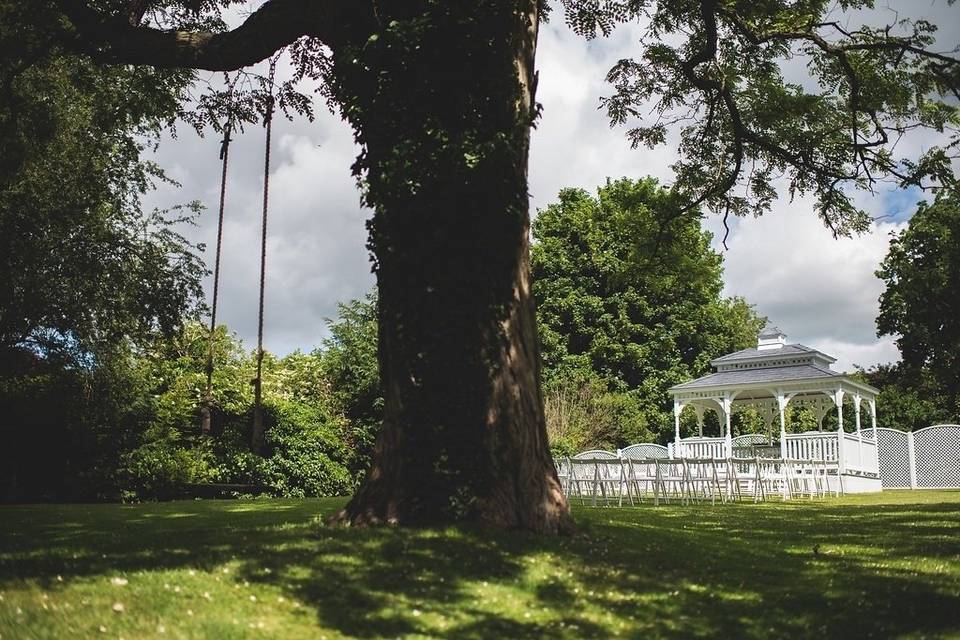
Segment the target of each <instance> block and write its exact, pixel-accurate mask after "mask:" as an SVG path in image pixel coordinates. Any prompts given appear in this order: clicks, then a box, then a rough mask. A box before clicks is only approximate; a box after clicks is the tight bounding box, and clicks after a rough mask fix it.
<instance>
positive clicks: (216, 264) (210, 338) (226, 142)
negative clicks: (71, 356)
mask: <svg viewBox="0 0 960 640" xmlns="http://www.w3.org/2000/svg"><path fill="white" fill-rule="evenodd" d="M239 77H240V76H239V73H238V74H237V76H236V77H234V79H233V80H232V81H229V80H228V82H227V85H228V86H229V91H228V105H227V121H226V123H225V124H224V126H223V140H221V141H220V160H221V162H222V165H223V169H222V171H221V174H220V210H219V215H218V218H217V249H216V254H215V257H214V260H213V300H212V301H211V303H210V330H209V332H208V334H207V366H206V373H207V388H206V391H205V393H204V395H203V406H202V407H201V410H200V413H201V424H200V430H201V432H202V433H204V434H209V433H210V421H211V410H212V407H213V344H214V335H215V333H216V330H217V301H218V300H219V297H220V255H221V251H222V249H223V213H224V209H225V203H226V195H227V164H228V161H229V159H230V140H231V138H230V135H231V134H232V133H233V89H234V85H235V84H236V81H237V78H239Z"/></svg>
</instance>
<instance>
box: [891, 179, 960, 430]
mask: <svg viewBox="0 0 960 640" xmlns="http://www.w3.org/2000/svg"><path fill="white" fill-rule="evenodd" d="M877 277H879V278H881V279H882V280H883V281H884V282H885V283H886V290H885V291H884V292H883V294H882V295H881V296H880V315H879V316H877V330H878V335H895V336H896V342H897V347H898V348H899V349H900V355H901V356H902V357H903V365H902V366H903V368H904V369H905V370H907V371H910V372H913V376H914V377H915V378H917V379H918V380H919V379H920V378H930V379H932V381H933V382H934V383H935V387H936V388H937V389H938V390H939V391H940V393H942V395H943V396H944V400H945V401H946V404H947V410H948V412H949V414H950V415H952V416H953V417H954V418H955V419H956V418H960V195H958V192H957V191H953V190H950V191H942V192H941V193H940V194H939V195H938V196H937V198H936V199H935V200H934V201H933V203H932V204H928V203H926V202H921V203H920V205H919V206H918V207H917V212H916V213H914V214H913V217H912V218H910V222H909V225H908V226H907V228H906V229H905V230H904V231H903V232H902V233H900V234H899V235H897V236H895V237H894V238H893V239H892V240H891V241H890V249H889V250H888V252H887V256H886V258H884V260H883V262H882V263H881V265H880V269H879V270H878V271H877ZM896 386H897V387H901V388H902V385H901V384H900V381H898V382H897V383H896ZM918 386H919V385H918ZM907 423H908V424H914V420H912V419H907Z"/></svg>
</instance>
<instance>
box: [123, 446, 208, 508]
mask: <svg viewBox="0 0 960 640" xmlns="http://www.w3.org/2000/svg"><path fill="white" fill-rule="evenodd" d="M213 470H214V459H213V453H212V450H211V448H210V446H209V445H208V444H203V443H199V444H197V445H194V446H192V447H185V446H181V445H178V444H175V443H173V442H171V441H169V440H160V441H157V442H151V443H149V444H146V445H143V446H142V447H138V448H137V449H134V450H133V451H131V452H130V453H128V454H126V455H125V456H123V459H122V460H121V467H120V476H121V478H122V480H123V483H124V491H123V497H124V498H125V499H127V500H130V499H137V500H144V499H150V498H153V499H159V500H169V499H171V498H174V497H176V496H178V495H181V494H182V492H183V488H184V485H186V484H192V483H202V482H210V481H211V480H213V478H214V471H213Z"/></svg>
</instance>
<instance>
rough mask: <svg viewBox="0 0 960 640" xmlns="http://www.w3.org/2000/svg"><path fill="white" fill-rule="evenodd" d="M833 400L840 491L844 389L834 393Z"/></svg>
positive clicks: (841, 490)
mask: <svg viewBox="0 0 960 640" xmlns="http://www.w3.org/2000/svg"><path fill="white" fill-rule="evenodd" d="M833 402H834V404H836V405H837V423H838V427H837V482H838V483H839V484H838V486H839V487H840V492H841V493H842V492H843V479H842V476H843V471H844V464H843V440H844V438H843V390H842V389H838V390H837V391H835V392H834V394H833Z"/></svg>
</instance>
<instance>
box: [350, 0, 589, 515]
mask: <svg viewBox="0 0 960 640" xmlns="http://www.w3.org/2000/svg"><path fill="white" fill-rule="evenodd" d="M414 4H417V5H418V7H417V10H416V11H410V13H407V14H404V15H393V16H383V17H382V21H383V23H384V24H389V25H390V27H388V28H387V29H385V30H384V32H382V33H380V34H378V37H377V38H375V39H371V40H370V41H368V42H366V43H364V44H363V46H358V47H355V48H353V49H350V48H345V49H341V50H339V51H336V57H335V60H334V77H335V78H336V86H335V91H336V94H337V98H338V100H340V101H341V102H342V103H343V104H344V105H345V113H346V114H347V115H348V117H349V118H350V120H351V122H352V123H353V125H354V128H355V131H356V133H357V139H358V141H359V142H360V143H361V144H363V146H364V149H365V154H364V155H363V156H361V158H360V160H359V161H358V167H357V170H358V171H361V172H363V173H364V174H365V176H366V178H367V189H368V190H367V192H366V196H365V197H366V199H367V201H368V203H369V204H371V205H372V206H373V207H374V208H375V210H376V213H375V216H374V219H373V221H372V222H371V225H370V229H371V240H370V247H371V249H372V251H373V253H374V257H375V260H376V272H377V279H378V285H379V290H380V295H379V305H380V306H379V324H380V346H379V360H380V373H381V377H382V380H383V385H384V394H385V400H386V404H385V417H384V422H383V427H382V430H381V433H380V436H379V439H378V441H377V444H376V448H375V451H374V460H373V465H372V468H371V469H370V472H369V473H368V475H367V478H366V480H365V482H364V484H363V486H362V487H361V488H360V490H359V491H358V493H357V494H356V496H355V497H354V498H353V500H352V501H351V502H350V503H349V505H348V506H347V507H346V509H345V510H344V512H343V513H341V514H340V516H339V518H340V519H341V520H343V521H347V522H350V523H353V524H371V523H400V524H420V523H431V522H449V521H452V520H468V521H477V522H480V523H483V524H486V525H490V526H494V527H498V528H519V529H526V530H532V531H536V532H542V533H563V532H568V531H570V530H572V521H571V518H570V514H569V509H568V507H567V503H566V500H565V499H564V496H563V494H562V492H561V489H560V484H559V481H558V478H557V474H556V470H555V468H554V465H553V461H552V459H551V456H550V453H549V450H548V446H547V436H546V428H545V423H544V415H543V398H542V395H541V391H540V372H539V361H540V354H539V345H538V339H537V330H536V322H535V317H534V305H533V300H532V297H531V288H530V271H529V258H528V250H529V246H528V245H529V240H528V238H529V212H528V193H527V155H528V146H529V129H530V125H531V123H532V121H533V119H534V115H535V114H534V108H535V107H534V102H533V95H534V90H535V86H534V85H535V76H534V72H533V62H534V60H533V53H534V49H535V45H536V33H537V3H536V2H516V1H514V2H508V1H504V0H499V1H492V0H491V1H487V2H482V1H481V2H475V3H469V4H465V3H446V2H423V3H414ZM448 5H456V6H455V7H451V6H448ZM464 7H469V8H466V9H465V8H464ZM414 45H419V46H414ZM371 70H373V73H371Z"/></svg>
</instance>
